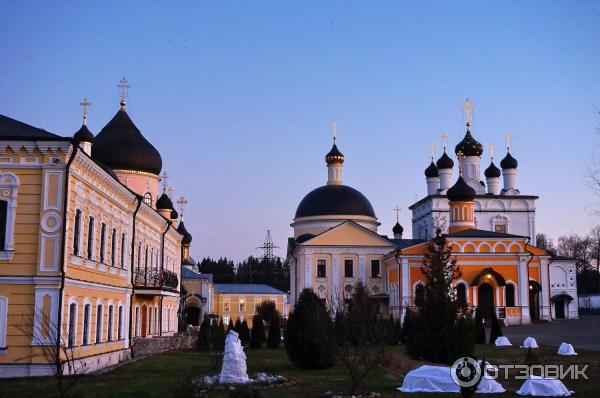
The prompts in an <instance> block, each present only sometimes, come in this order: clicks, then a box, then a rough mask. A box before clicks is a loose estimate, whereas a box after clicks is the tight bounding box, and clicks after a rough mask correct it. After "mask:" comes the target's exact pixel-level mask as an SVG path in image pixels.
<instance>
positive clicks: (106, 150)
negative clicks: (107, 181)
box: [92, 109, 162, 175]
mask: <svg viewBox="0 0 600 398" xmlns="http://www.w3.org/2000/svg"><path fill="white" fill-rule="evenodd" d="M92 157H93V158H94V159H98V160H100V161H101V162H103V163H106V164H107V165H109V166H110V167H111V168H112V169H114V170H134V171H143V172H146V173H151V174H156V175H159V174H160V170H161V169H162V158H161V157H160V153H158V151H157V150H156V148H154V146H152V144H151V143H150V142H148V140H147V139H146V138H144V136H143V135H142V133H141V132H140V130H139V129H138V128H137V127H136V126H135V124H133V122H132V121H131V119H130V118H129V115H128V114H127V112H125V111H124V110H123V109H121V110H119V111H118V112H117V114H116V115H115V116H114V117H113V118H112V120H111V121H110V122H108V124H107V125H106V126H104V128H103V129H102V131H100V133H99V134H98V135H97V136H96V138H95V140H94V145H93V146H92Z"/></svg>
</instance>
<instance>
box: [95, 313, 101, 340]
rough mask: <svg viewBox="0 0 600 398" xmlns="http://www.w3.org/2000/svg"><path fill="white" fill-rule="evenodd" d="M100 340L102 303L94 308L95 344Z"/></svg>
mask: <svg viewBox="0 0 600 398" xmlns="http://www.w3.org/2000/svg"><path fill="white" fill-rule="evenodd" d="M101 341H102V305H98V307H97V309H96V344H98V343H100V342H101Z"/></svg>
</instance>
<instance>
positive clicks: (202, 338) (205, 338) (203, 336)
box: [196, 319, 211, 351]
mask: <svg viewBox="0 0 600 398" xmlns="http://www.w3.org/2000/svg"><path fill="white" fill-rule="evenodd" d="M210 328H211V326H210V321H209V320H208V319H205V320H204V321H203V322H202V325H200V332H199V333H198V341H197V343H196V347H197V348H198V351H208V350H209V348H210Z"/></svg>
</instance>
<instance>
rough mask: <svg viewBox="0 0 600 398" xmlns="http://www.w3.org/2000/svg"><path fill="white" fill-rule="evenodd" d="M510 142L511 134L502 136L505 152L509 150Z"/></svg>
mask: <svg viewBox="0 0 600 398" xmlns="http://www.w3.org/2000/svg"><path fill="white" fill-rule="evenodd" d="M511 140H512V134H511V133H506V134H504V141H506V149H507V150H509V149H510V141H511Z"/></svg>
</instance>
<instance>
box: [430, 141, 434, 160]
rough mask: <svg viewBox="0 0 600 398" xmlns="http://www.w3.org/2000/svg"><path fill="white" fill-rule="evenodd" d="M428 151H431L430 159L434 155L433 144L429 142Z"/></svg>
mask: <svg viewBox="0 0 600 398" xmlns="http://www.w3.org/2000/svg"><path fill="white" fill-rule="evenodd" d="M429 151H430V152H431V160H432V161H433V158H434V157H435V144H429Z"/></svg>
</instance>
